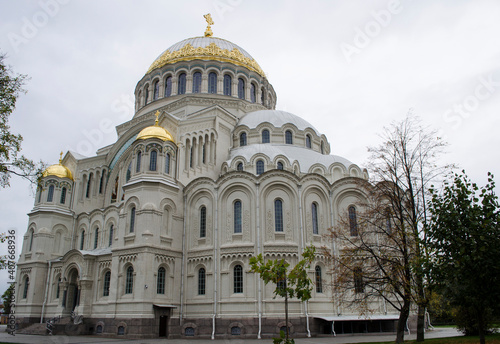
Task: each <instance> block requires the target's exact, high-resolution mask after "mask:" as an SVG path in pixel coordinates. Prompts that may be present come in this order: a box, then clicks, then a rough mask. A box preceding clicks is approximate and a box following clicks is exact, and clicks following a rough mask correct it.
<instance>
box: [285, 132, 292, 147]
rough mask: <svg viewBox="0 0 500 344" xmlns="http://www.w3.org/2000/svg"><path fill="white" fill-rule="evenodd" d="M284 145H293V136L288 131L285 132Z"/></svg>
mask: <svg viewBox="0 0 500 344" xmlns="http://www.w3.org/2000/svg"><path fill="white" fill-rule="evenodd" d="M285 143H286V144H287V145H291V144H293V135H292V132H291V131H290V130H287V131H285Z"/></svg>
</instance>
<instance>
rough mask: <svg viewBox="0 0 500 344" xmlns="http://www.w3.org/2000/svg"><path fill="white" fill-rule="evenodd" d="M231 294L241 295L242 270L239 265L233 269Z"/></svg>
mask: <svg viewBox="0 0 500 344" xmlns="http://www.w3.org/2000/svg"><path fill="white" fill-rule="evenodd" d="M233 279H234V280H233V292H234V293H235V294H237V293H243V268H242V267H241V265H236V266H235V267H234V269H233Z"/></svg>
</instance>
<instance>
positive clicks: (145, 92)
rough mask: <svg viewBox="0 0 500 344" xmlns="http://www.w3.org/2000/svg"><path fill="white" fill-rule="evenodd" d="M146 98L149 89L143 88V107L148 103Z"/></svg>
mask: <svg viewBox="0 0 500 344" xmlns="http://www.w3.org/2000/svg"><path fill="white" fill-rule="evenodd" d="M148 98H149V87H148V86H146V87H145V88H144V105H146V104H147V103H148Z"/></svg>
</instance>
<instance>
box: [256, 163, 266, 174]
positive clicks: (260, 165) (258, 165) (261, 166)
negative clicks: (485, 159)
mask: <svg viewBox="0 0 500 344" xmlns="http://www.w3.org/2000/svg"><path fill="white" fill-rule="evenodd" d="M256 170H257V175H260V174H262V173H264V161H263V160H257V163H256Z"/></svg>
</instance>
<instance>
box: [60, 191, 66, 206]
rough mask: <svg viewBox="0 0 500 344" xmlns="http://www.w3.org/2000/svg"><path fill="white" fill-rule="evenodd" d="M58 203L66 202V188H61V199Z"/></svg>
mask: <svg viewBox="0 0 500 344" xmlns="http://www.w3.org/2000/svg"><path fill="white" fill-rule="evenodd" d="M60 203H61V204H64V203H66V188H62V189H61V200H60Z"/></svg>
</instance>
